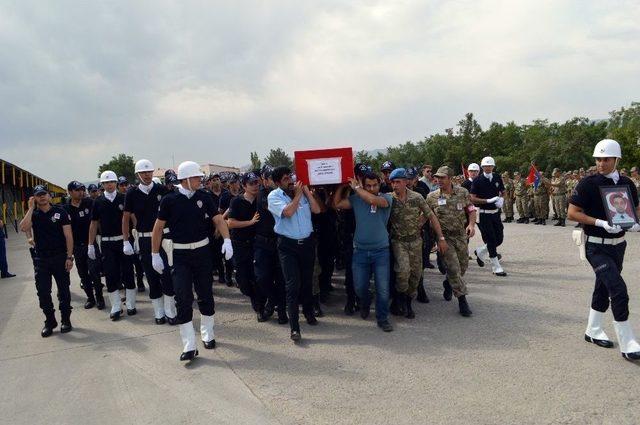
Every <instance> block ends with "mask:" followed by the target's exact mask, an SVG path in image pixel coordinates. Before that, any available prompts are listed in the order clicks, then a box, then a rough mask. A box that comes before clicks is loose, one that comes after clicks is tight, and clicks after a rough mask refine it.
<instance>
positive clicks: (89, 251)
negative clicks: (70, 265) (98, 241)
mask: <svg viewBox="0 0 640 425" xmlns="http://www.w3.org/2000/svg"><path fill="white" fill-rule="evenodd" d="M87 256H88V257H89V258H91V259H92V260H95V259H96V247H95V246H93V245H89V246H88V247H87Z"/></svg>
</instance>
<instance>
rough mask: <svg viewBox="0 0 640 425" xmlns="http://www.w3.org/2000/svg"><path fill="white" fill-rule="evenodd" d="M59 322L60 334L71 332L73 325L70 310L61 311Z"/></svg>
mask: <svg viewBox="0 0 640 425" xmlns="http://www.w3.org/2000/svg"><path fill="white" fill-rule="evenodd" d="M60 322H61V324H60V333H61V334H66V333H67V332H71V330H72V329H73V326H71V310H69V311H64V312H62V313H61V320H60Z"/></svg>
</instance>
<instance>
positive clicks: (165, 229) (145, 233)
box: [138, 227, 169, 238]
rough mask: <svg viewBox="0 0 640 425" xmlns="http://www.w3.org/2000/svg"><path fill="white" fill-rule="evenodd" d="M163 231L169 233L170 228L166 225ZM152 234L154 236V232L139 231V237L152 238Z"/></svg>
mask: <svg viewBox="0 0 640 425" xmlns="http://www.w3.org/2000/svg"><path fill="white" fill-rule="evenodd" d="M162 233H164V234H165V235H166V234H167V233H169V228H168V227H165V228H164V229H162ZM151 236H153V232H140V233H138V237H139V238H150V237H151Z"/></svg>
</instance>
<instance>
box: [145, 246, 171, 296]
mask: <svg viewBox="0 0 640 425" xmlns="http://www.w3.org/2000/svg"><path fill="white" fill-rule="evenodd" d="M138 245H139V246H140V257H139V258H140V263H142V268H143V269H144V274H145V275H146V276H147V283H148V284H149V298H151V299H152V300H155V299H157V298H160V297H162V296H163V295H168V296H171V297H172V296H174V295H175V292H174V291H173V283H172V282H171V270H169V263H168V262H167V254H165V252H164V250H163V249H161V250H160V257H162V262H163V263H164V270H163V272H162V274H161V275H160V274H158V272H157V271H155V270H154V269H153V263H152V262H151V238H138Z"/></svg>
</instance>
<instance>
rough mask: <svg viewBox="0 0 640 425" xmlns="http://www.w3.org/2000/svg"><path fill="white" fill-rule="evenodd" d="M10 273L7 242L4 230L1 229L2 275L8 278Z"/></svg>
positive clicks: (0, 267)
mask: <svg viewBox="0 0 640 425" xmlns="http://www.w3.org/2000/svg"><path fill="white" fill-rule="evenodd" d="M7 273H9V264H7V240H6V239H5V237H4V229H0V275H2V276H6V275H7Z"/></svg>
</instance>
